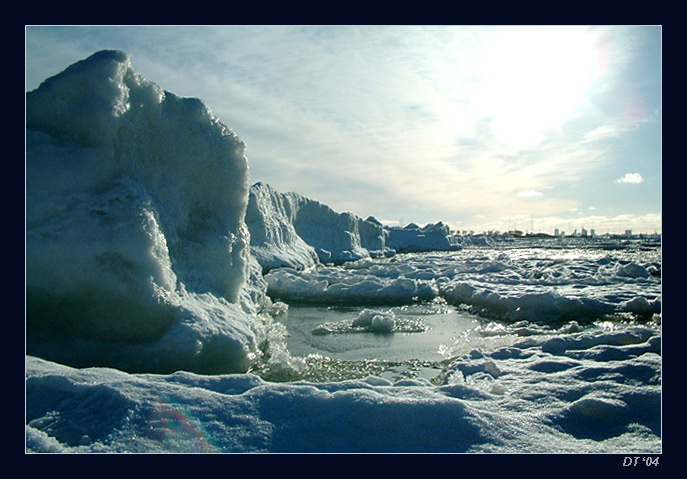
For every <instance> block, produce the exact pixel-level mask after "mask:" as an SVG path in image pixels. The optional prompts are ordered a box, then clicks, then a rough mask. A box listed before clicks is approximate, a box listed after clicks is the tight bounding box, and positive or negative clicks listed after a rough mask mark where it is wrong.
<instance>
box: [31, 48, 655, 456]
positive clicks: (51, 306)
mask: <svg viewBox="0 0 687 479" xmlns="http://www.w3.org/2000/svg"><path fill="white" fill-rule="evenodd" d="M26 115H27V130H26V364H25V370H26V425H25V429H26V436H25V437H26V451H28V452H43V453H51V452H85V453H103V452H106V453H117V452H134V453H150V452H194V453H195V452H198V453H210V452H233V453H245V452H272V453H275V452H294V453H300V452H338V453H348V452H418V453H419V452H452V453H484V452H496V453H523V452H525V453H586V452H597V453H622V454H658V453H661V450H662V439H661V437H662V435H661V427H662V424H661V412H662V394H661V391H662V379H661V378H662V362H661V352H662V348H661V312H662V306H661V291H662V290H661V286H662V283H661V247H660V244H656V243H645V242H642V241H629V240H628V241H624V242H623V241H617V242H613V241H611V242H609V241H605V242H601V241H596V240H592V239H588V240H576V241H573V240H565V239H560V238H556V239H547V240H546V241H543V240H534V239H532V240H530V239H525V238H516V239H513V238H508V239H507V240H506V241H497V242H494V241H493V240H492V239H490V238H488V237H470V238H458V237H453V236H451V235H450V231H449V230H448V228H447V227H446V225H444V224H442V223H437V224H433V225H427V226H425V227H419V226H416V225H410V226H408V227H406V228H398V229H396V228H388V227H384V226H382V225H381V224H380V223H379V222H378V221H377V220H375V219H374V218H372V217H370V218H367V219H364V220H363V219H362V218H359V217H357V216H355V215H352V214H350V213H338V212H335V211H333V210H332V209H331V208H329V207H328V206H326V205H323V204H321V203H319V202H318V201H316V200H314V199H309V198H305V197H303V196H301V195H299V194H297V193H282V192H278V191H276V190H274V189H273V188H272V187H270V186H269V185H266V184H263V183H255V184H253V186H249V176H248V160H247V158H246V156H245V145H244V143H243V141H242V140H241V139H240V138H239V137H238V136H237V135H236V134H235V133H233V132H232V131H231V130H230V129H229V128H228V127H227V126H226V125H224V124H223V123H222V122H221V121H220V120H219V119H218V118H216V117H214V116H213V114H212V112H211V111H210V109H209V107H208V106H207V105H205V104H204V103H203V102H202V101H201V100H198V99H189V98H180V97H177V96H176V95H174V94H172V93H170V92H167V91H165V90H163V89H161V88H160V87H158V86H157V85H155V84H153V83H151V82H148V81H147V80H145V79H144V78H143V76H141V75H140V74H139V73H138V72H137V71H136V70H134V68H133V67H132V66H131V62H130V59H129V56H128V55H127V54H126V53H124V52H120V51H102V52H98V53H96V54H94V55H93V56H91V57H89V58H87V59H85V60H83V61H82V62H79V63H77V64H75V65H72V66H71V67H69V68H67V69H66V70H65V71H64V72H63V73H61V74H59V75H57V76H55V77H53V78H50V79H48V80H46V81H45V82H44V83H43V84H42V85H41V86H40V87H39V88H38V89H37V90H35V91H32V92H29V93H27V99H26Z"/></svg>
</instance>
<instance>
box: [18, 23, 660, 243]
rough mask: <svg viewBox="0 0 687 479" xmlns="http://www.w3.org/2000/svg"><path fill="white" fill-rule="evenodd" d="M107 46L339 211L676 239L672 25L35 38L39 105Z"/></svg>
mask: <svg viewBox="0 0 687 479" xmlns="http://www.w3.org/2000/svg"><path fill="white" fill-rule="evenodd" d="M102 49H118V50H124V51H126V52H128V53H129V55H130V58H131V64H132V66H133V68H135V69H136V70H137V71H138V72H139V73H140V74H141V75H142V76H143V77H145V78H146V79H147V80H149V81H152V82H154V83H157V84H158V85H160V86H161V87H162V88H164V89H165V90H167V91H170V92H172V93H175V94H177V95H180V96H186V97H195V98H200V99H202V100H203V101H204V102H205V103H207V105H208V106H209V107H210V109H211V110H212V112H213V114H214V115H215V116H216V117H218V118H219V119H220V120H222V122H223V123H225V124H226V125H227V126H228V127H229V128H230V129H232V130H233V131H235V132H236V133H237V134H238V135H239V136H240V137H241V138H242V139H243V140H244V142H245V143H246V144H247V152H246V155H247V157H248V161H249V165H250V175H251V182H258V181H261V182H263V183H267V184H270V185H271V186H273V187H274V188H276V189H277V190H279V191H283V192H288V191H295V192H297V193H300V194H302V195H304V196H306V197H309V198H312V199H315V200H317V201H320V202H321V203H324V204H326V205H328V206H330V207H331V208H333V209H334V210H336V211H339V212H343V211H349V212H351V213H354V214H356V215H358V216H360V217H363V218H366V217H368V216H374V217H375V218H376V219H378V220H379V221H382V222H383V223H386V224H389V225H401V226H405V225H407V224H408V223H411V222H412V223H416V224H418V225H425V224H427V223H435V222H438V221H442V222H444V223H446V224H448V225H449V226H451V228H453V229H455V230H459V231H467V230H473V231H478V232H481V231H490V230H491V231H507V230H512V229H517V230H520V231H525V232H531V231H534V232H546V233H553V232H554V230H555V229H559V230H561V231H565V232H566V233H570V232H572V231H573V230H578V231H580V230H581V229H582V228H584V229H587V230H591V229H594V230H595V231H596V233H597V234H603V233H606V232H608V233H622V232H624V231H625V230H628V229H631V230H632V231H633V233H653V232H661V224H662V202H661V196H662V193H661V192H662V187H661V171H662V124H661V123H662V97H661V87H662V76H661V74H662V64H661V51H662V29H661V27H660V26H614V25H604V26H577V25H574V26H564V25H560V26H546V25H533V26H512V25H482V26H475V25H470V26H442V25H435V26H421V25H395V26H391V25H389V26H387V25H362V26H360V25H349V26H339V25H327V26H320V25H255V26H243V25H235V26H203V25H201V26H27V27H26V29H25V54H26V91H30V90H33V89H35V88H37V87H38V86H39V85H40V83H41V82H42V81H43V80H45V79H46V78H48V77H50V76H53V75H55V74H57V73H59V72H61V71H63V70H64V69H65V68H66V67H68V66H69V65H71V64H72V63H75V62H77V61H79V60H82V59H84V58H86V57H88V56H90V55H91V54H92V53H94V52H96V51H99V50H102Z"/></svg>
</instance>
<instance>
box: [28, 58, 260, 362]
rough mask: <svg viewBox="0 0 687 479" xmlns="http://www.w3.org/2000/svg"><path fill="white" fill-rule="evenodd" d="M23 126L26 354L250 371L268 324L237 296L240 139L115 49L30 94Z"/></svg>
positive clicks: (241, 269)
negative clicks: (253, 315) (262, 323)
mask: <svg viewBox="0 0 687 479" xmlns="http://www.w3.org/2000/svg"><path fill="white" fill-rule="evenodd" d="M26 128H27V130H26V178H27V181H26V252H27V254H26V297H27V352H28V353H38V352H40V354H41V355H43V356H44V357H47V358H50V359H55V360H60V361H62V362H64V363H66V364H72V365H83V364H88V365H102V366H112V367H120V368H123V369H127V370H146V371H159V372H166V371H173V370H176V369H178V368H186V369H188V370H194V371H201V372H202V371H207V370H208V368H210V369H212V370H213V371H216V370H221V371H244V370H245V369H246V368H247V364H248V358H249V355H250V354H252V353H254V352H255V349H256V344H257V342H259V339H258V336H259V332H260V327H259V321H256V320H254V319H251V318H249V317H248V316H247V314H246V313H245V312H244V308H242V307H240V302H241V298H242V296H243V295H242V290H243V288H244V285H245V284H246V280H247V278H248V274H249V233H248V229H247V227H246V224H245V220H244V218H245V212H246V206H247V203H248V163H247V159H246V157H245V154H244V153H245V144H244V143H243V141H242V140H241V139H240V138H239V137H238V136H237V135H236V134H235V133H234V132H233V131H231V130H230V129H229V128H227V127H226V126H225V125H224V124H223V123H222V122H221V121H220V120H219V119H217V118H216V117H214V116H213V114H212V112H211V110H210V109H209V107H208V106H207V105H205V104H204V103H203V102H202V101H201V100H198V99H193V98H180V97H178V96H176V95H174V94H172V93H170V92H167V91H165V90H163V89H161V88H160V87H159V86H157V85H156V84H154V83H151V82H149V81H147V80H145V79H144V78H143V77H142V76H141V75H140V74H139V73H138V72H137V71H136V70H134V69H133V68H132V66H131V64H130V60H129V56H128V54H126V53H124V52H121V51H109V50H108V51H101V52H98V53H95V54H94V55H92V56H91V57H89V58H87V59H85V60H83V61H80V62H78V63H76V64H74V65H72V66H70V67H69V68H67V69H66V70H64V71H63V72H62V73H60V74H58V75H56V76H54V77H52V78H49V79H47V80H45V81H44V82H43V83H42V84H41V85H40V86H39V87H38V88H37V89H36V90H34V91H31V92H29V93H27V95H26ZM211 364H212V366H209V365H211Z"/></svg>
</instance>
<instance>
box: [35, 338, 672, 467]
mask: <svg viewBox="0 0 687 479" xmlns="http://www.w3.org/2000/svg"><path fill="white" fill-rule="evenodd" d="M660 345H661V341H660V336H659V335H658V334H657V332H656V331H655V330H653V329H651V328H648V327H631V328H628V329H625V330H618V331H606V332H603V331H599V332H596V333H595V334H590V333H578V334H573V335H565V336H554V337H550V336H547V337H543V338H541V339H536V338H529V339H524V340H523V341H522V342H520V343H516V344H514V345H512V346H508V347H504V348H499V349H496V350H493V351H490V352H487V351H481V350H479V349H475V350H473V351H471V352H470V353H468V354H466V355H464V356H463V357H460V358H458V359H456V360H454V361H452V362H451V363H450V364H449V365H448V367H447V370H446V371H447V372H446V378H445V383H444V384H442V385H434V384H431V383H430V382H428V381H426V380H424V379H419V378H410V379H404V380H400V381H397V382H395V383H392V382H390V381H388V380H386V379H382V378H380V377H376V376H369V377H367V378H364V379H358V380H346V381H342V382H325V383H315V382H303V381H300V382H291V383H275V382H268V381H265V380H263V379H261V378H260V377H258V376H256V375H253V374H233V375H219V376H205V375H198V374H194V373H188V372H177V373H174V374H170V375H150V374H129V373H124V372H121V371H118V370H114V369H107V368H88V369H72V368H69V367H66V366H62V365H58V364H55V363H51V362H47V361H44V360H41V359H38V358H33V357H27V364H26V367H27V376H26V391H27V398H26V399H27V400H26V403H27V418H26V419H27V422H26V437H27V445H26V447H27V451H32V452H138V453H147V452H337V453H342V452H396V453H398V452H457V453H473V452H512V453H516V452H517V453H522V452H529V453H552V452H573V453H583V452H602V453H623V454H630V453H654V454H655V453H660V452H661V439H660V428H661V424H660V418H661V356H660Z"/></svg>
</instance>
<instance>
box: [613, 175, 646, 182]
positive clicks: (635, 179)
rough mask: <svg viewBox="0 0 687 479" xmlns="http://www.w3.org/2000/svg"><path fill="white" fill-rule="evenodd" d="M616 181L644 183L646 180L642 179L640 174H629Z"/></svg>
mask: <svg viewBox="0 0 687 479" xmlns="http://www.w3.org/2000/svg"><path fill="white" fill-rule="evenodd" d="M616 181H617V182H618V183H641V182H643V181H644V178H642V175H640V174H639V173H627V174H626V175H625V176H623V177H622V178H618V179H617V180H616Z"/></svg>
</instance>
